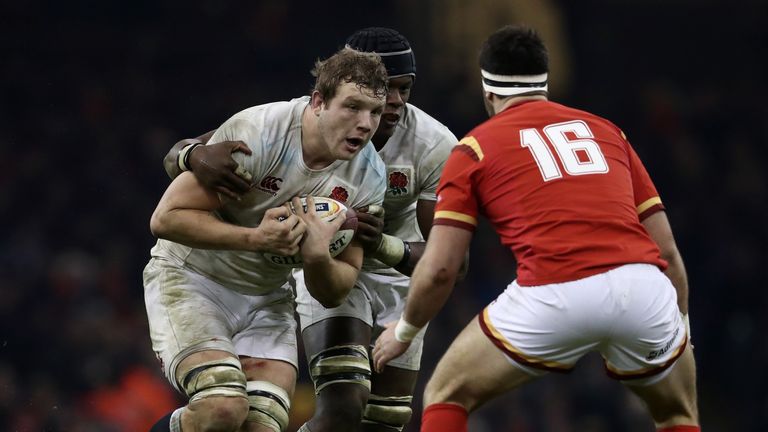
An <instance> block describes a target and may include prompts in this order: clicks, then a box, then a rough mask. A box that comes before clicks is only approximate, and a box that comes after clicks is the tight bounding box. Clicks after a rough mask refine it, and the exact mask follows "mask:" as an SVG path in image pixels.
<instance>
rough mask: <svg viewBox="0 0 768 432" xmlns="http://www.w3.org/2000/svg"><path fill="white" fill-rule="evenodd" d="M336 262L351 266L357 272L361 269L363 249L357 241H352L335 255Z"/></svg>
mask: <svg viewBox="0 0 768 432" xmlns="http://www.w3.org/2000/svg"><path fill="white" fill-rule="evenodd" d="M335 259H337V260H339V261H341V262H343V263H346V264H348V265H350V266H352V267H353V268H354V269H356V270H357V271H360V269H361V268H362V267H363V247H362V245H361V244H360V242H359V241H357V240H356V239H354V238H353V239H352V242H351V243H350V244H349V246H347V247H346V248H344V250H343V251H341V253H340V254H338V255H336V258H335Z"/></svg>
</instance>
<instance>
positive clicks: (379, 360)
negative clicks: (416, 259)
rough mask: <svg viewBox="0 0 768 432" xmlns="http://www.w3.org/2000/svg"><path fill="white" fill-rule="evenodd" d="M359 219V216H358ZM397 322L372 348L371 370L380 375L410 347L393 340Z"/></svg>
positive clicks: (387, 328) (408, 343)
mask: <svg viewBox="0 0 768 432" xmlns="http://www.w3.org/2000/svg"><path fill="white" fill-rule="evenodd" d="M358 217H359V216H358ZM396 326H397V321H393V322H391V323H389V324H386V325H385V327H386V330H384V332H383V333H382V334H381V335H379V337H378V338H377V339H376V346H374V347H373V352H372V353H373V368H374V369H375V370H376V372H378V373H381V372H382V371H383V370H384V366H386V365H387V363H389V362H390V361H391V360H392V359H394V358H397V357H400V356H401V355H403V353H404V352H406V351H407V350H408V347H409V346H411V343H410V342H400V341H398V340H397V339H395V327H396Z"/></svg>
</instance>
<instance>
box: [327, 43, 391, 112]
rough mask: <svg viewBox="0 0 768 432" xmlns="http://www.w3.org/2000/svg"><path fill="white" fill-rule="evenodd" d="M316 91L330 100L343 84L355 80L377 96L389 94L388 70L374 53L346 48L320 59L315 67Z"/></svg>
mask: <svg viewBox="0 0 768 432" xmlns="http://www.w3.org/2000/svg"><path fill="white" fill-rule="evenodd" d="M312 76H314V77H315V87H314V90H315V91H318V92H320V94H321V95H322V96H323V99H324V100H326V101H328V100H331V99H333V97H334V96H336V91H337V90H338V88H339V86H340V85H341V84H342V83H348V82H351V83H355V84H356V85H357V86H358V87H359V88H365V89H367V90H370V91H372V92H373V94H374V95H375V96H376V97H379V98H385V97H386V96H387V84H388V78H387V70H386V69H385V68H384V63H382V61H381V58H380V57H379V56H378V55H376V54H373V53H366V52H361V51H356V50H353V49H350V48H344V49H342V50H341V51H338V52H337V53H336V54H334V55H332V56H331V57H329V58H328V59H326V60H317V62H315V67H314V69H312Z"/></svg>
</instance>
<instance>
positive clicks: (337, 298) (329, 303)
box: [312, 293, 346, 309]
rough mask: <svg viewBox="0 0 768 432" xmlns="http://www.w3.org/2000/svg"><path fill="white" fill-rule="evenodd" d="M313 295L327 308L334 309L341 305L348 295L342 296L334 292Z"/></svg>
mask: <svg viewBox="0 0 768 432" xmlns="http://www.w3.org/2000/svg"><path fill="white" fill-rule="evenodd" d="M312 297H314V298H315V300H317V301H318V302H319V303H320V304H321V305H323V307H324V308H326V309H332V308H335V307H339V306H341V303H342V302H343V301H344V298H346V295H344V296H341V295H339V294H333V293H314V294H312Z"/></svg>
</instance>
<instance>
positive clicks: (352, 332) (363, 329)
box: [301, 317, 371, 359]
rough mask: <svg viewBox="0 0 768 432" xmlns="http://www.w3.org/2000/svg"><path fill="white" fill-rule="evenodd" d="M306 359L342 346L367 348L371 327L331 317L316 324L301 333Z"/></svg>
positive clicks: (350, 320)
mask: <svg viewBox="0 0 768 432" xmlns="http://www.w3.org/2000/svg"><path fill="white" fill-rule="evenodd" d="M301 338H302V340H303V342H304V350H305V352H306V354H307V359H312V358H313V357H314V356H315V355H317V354H318V353H320V352H322V351H325V350H327V349H328V348H332V347H336V346H343V345H360V346H364V347H367V346H368V345H369V344H370V341H371V327H370V326H369V325H368V324H366V323H365V322H363V321H361V320H359V319H357V318H350V317H331V318H326V319H324V320H322V321H319V322H316V323H314V324H312V325H310V326H309V327H307V328H305V329H304V330H303V331H302V332H301Z"/></svg>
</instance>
